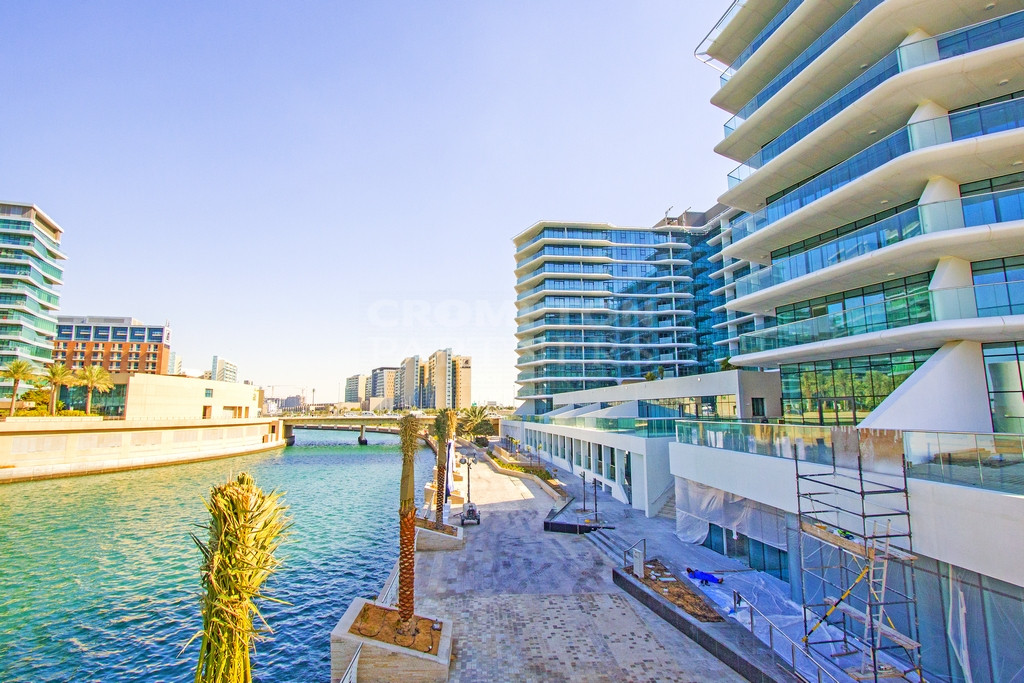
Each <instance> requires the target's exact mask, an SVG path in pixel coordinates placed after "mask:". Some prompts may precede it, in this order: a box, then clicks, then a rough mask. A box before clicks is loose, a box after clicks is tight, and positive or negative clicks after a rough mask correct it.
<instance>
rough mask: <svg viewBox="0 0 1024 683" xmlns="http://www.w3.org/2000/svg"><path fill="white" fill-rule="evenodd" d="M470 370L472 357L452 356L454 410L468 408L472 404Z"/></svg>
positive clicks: (471, 368)
mask: <svg viewBox="0 0 1024 683" xmlns="http://www.w3.org/2000/svg"><path fill="white" fill-rule="evenodd" d="M472 370H473V359H472V358H470V357H469V356H455V357H454V358H452V376H453V378H454V382H453V390H452V399H453V400H452V403H453V406H454V408H455V409H456V410H462V409H463V408H468V407H469V406H471V405H472V404H473V398H472V386H471V385H472Z"/></svg>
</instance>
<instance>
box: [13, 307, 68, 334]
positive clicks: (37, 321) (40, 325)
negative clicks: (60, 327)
mask: <svg viewBox="0 0 1024 683" xmlns="http://www.w3.org/2000/svg"><path fill="white" fill-rule="evenodd" d="M12 321H18V322H22V323H25V324H26V325H28V326H30V327H34V328H35V329H37V330H41V331H43V332H47V333H50V334H55V333H56V332H57V323H55V322H52V321H50V320H46V319H45V318H40V317H39V316H35V315H28V314H26V313H18V312H17V311H11V310H4V311H0V324H4V323H10V322H12Z"/></svg>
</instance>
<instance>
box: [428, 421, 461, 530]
mask: <svg viewBox="0 0 1024 683" xmlns="http://www.w3.org/2000/svg"><path fill="white" fill-rule="evenodd" d="M457 425H458V416H457V415H456V413H455V411H454V410H452V409H451V408H444V409H442V410H439V411H438V412H437V417H436V418H434V436H436V437H437V477H436V479H435V481H434V492H435V494H436V496H437V497H436V505H435V517H434V524H436V525H437V526H439V527H440V526H441V524H443V523H444V494H445V489H446V488H447V486H448V479H447V474H448V443H449V442H450V441H451V440H452V439H453V438H455V429H456V427H457Z"/></svg>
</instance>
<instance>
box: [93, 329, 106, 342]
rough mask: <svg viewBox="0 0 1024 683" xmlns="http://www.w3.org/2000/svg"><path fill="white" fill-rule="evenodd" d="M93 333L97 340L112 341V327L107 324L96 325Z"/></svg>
mask: <svg viewBox="0 0 1024 683" xmlns="http://www.w3.org/2000/svg"><path fill="white" fill-rule="evenodd" d="M92 333H93V337H94V339H95V340H96V341H110V328H109V327H107V326H103V327H94V328H93V330H92Z"/></svg>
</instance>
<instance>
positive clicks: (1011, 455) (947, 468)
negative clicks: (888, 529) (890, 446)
mask: <svg viewBox="0 0 1024 683" xmlns="http://www.w3.org/2000/svg"><path fill="white" fill-rule="evenodd" d="M903 451H904V455H905V457H906V461H907V476H908V477H913V478H915V479H928V480H930V481H940V482H943V483H947V484H958V485H960V486H976V487H978V488H986V489H993V490H997V491H1005V492H1006V493H1014V494H1018V495H1019V494H1024V435H1022V434H971V433H964V432H918V431H914V432H903Z"/></svg>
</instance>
